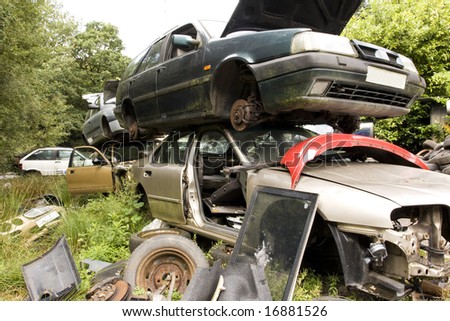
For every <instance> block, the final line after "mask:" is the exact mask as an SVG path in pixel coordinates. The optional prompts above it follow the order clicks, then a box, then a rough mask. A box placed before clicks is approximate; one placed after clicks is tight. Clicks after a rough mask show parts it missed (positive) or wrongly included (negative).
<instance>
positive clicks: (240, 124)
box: [230, 99, 247, 131]
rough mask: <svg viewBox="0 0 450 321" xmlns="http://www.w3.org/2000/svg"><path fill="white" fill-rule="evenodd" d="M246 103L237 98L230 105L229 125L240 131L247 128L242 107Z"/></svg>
mask: <svg viewBox="0 0 450 321" xmlns="http://www.w3.org/2000/svg"><path fill="white" fill-rule="evenodd" d="M246 104H247V102H246V101H245V100H244V99H238V100H236V101H235V102H234V104H233V106H231V111H230V121H231V125H233V128H234V129H236V130H237V131H242V130H244V129H245V128H247V125H246V124H245V121H244V117H245V110H244V107H245V105H246Z"/></svg>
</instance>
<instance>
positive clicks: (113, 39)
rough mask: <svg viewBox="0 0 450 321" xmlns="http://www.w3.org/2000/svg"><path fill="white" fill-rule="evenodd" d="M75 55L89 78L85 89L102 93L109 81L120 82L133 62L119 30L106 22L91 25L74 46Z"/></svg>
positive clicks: (75, 41) (74, 41)
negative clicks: (124, 52) (129, 64)
mask: <svg viewBox="0 0 450 321" xmlns="http://www.w3.org/2000/svg"><path fill="white" fill-rule="evenodd" d="M72 48H73V49H72V54H73V57H74V58H75V60H76V62H77V63H78V65H79V67H80V69H81V71H82V73H84V74H85V75H86V76H88V77H87V81H86V83H85V84H84V85H85V89H86V90H88V91H91V92H95V91H101V90H102V89H103V85H104V83H105V81H106V80H108V79H114V78H119V77H120V76H121V74H122V72H123V70H124V69H125V67H126V66H127V65H128V63H129V62H130V59H129V58H128V57H126V56H124V55H122V50H123V49H124V46H123V43H122V40H121V39H120V38H119V30H118V29H117V27H115V26H113V25H111V24H109V23H103V22H95V21H94V22H89V23H88V24H86V30H85V31H84V32H81V33H79V34H78V35H77V36H76V37H75V39H74V40H73V44H72Z"/></svg>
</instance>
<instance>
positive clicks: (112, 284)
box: [86, 277, 131, 301]
mask: <svg viewBox="0 0 450 321" xmlns="http://www.w3.org/2000/svg"><path fill="white" fill-rule="evenodd" d="M130 292H131V289H130V286H129V284H128V283H127V282H125V281H123V280H122V279H120V278H116V277H114V278H109V279H106V280H104V281H103V282H101V283H99V284H96V285H95V286H94V287H92V288H91V290H89V292H88V293H87V294H86V299H87V300H88V301H125V300H127V299H128V296H129V295H130Z"/></svg>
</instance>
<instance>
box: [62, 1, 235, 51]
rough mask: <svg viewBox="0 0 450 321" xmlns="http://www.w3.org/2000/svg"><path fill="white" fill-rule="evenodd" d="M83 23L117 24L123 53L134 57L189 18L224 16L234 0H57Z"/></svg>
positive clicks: (219, 17)
mask: <svg viewBox="0 0 450 321" xmlns="http://www.w3.org/2000/svg"><path fill="white" fill-rule="evenodd" d="M57 1H58V2H59V3H61V4H62V6H63V10H64V11H67V12H68V13H69V14H70V15H71V16H73V17H74V18H75V19H76V20H77V21H79V22H81V23H82V24H83V25H84V24H86V23H88V22H90V21H102V22H109V23H111V24H113V25H115V26H116V27H118V28H119V36H120V38H121V39H122V41H123V43H124V46H125V51H124V54H126V55H127V56H129V57H131V58H134V57H135V56H136V55H138V54H139V53H140V52H141V51H142V50H144V49H145V47H147V45H149V44H150V43H151V42H152V40H154V39H155V38H156V37H158V36H159V35H161V34H163V33H164V32H165V31H167V30H169V29H171V28H172V27H174V26H175V25H177V24H180V23H184V22H187V21H190V20H191V19H205V18H206V19H215V20H225V21H228V18H229V17H230V15H231V14H232V13H233V11H234V8H235V7H236V4H237V2H238V0H57Z"/></svg>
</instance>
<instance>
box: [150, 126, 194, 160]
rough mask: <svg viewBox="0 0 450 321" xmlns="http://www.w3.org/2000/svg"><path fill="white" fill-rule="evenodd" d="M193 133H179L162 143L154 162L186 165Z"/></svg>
mask: <svg viewBox="0 0 450 321" xmlns="http://www.w3.org/2000/svg"><path fill="white" fill-rule="evenodd" d="M191 137H192V133H187V134H181V133H177V134H175V135H173V136H172V137H171V138H170V139H168V140H165V141H164V142H163V143H162V146H161V148H160V149H159V151H158V153H156V154H155V156H154V158H153V162H154V163H156V164H184V163H185V162H186V158H187V152H188V147H189V144H190V141H191Z"/></svg>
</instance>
